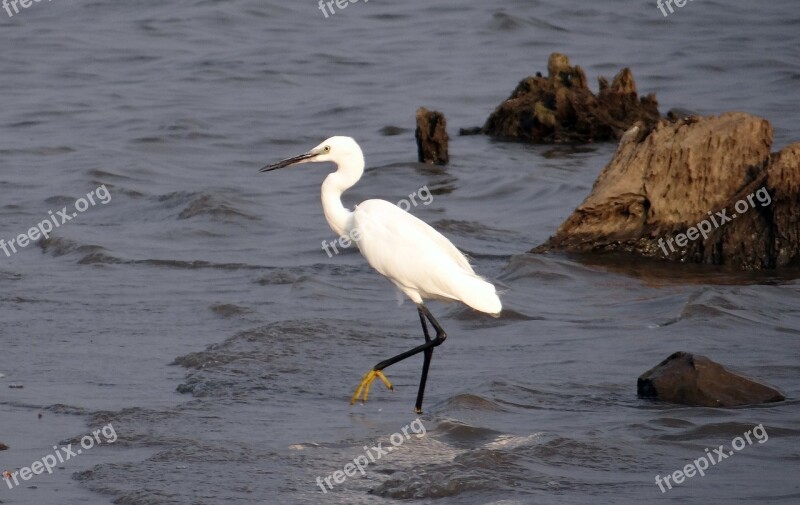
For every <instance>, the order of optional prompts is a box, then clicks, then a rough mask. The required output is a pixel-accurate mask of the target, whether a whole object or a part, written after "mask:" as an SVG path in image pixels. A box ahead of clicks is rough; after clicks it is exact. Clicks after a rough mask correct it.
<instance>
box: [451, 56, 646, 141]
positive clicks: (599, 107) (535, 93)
mask: <svg viewBox="0 0 800 505" xmlns="http://www.w3.org/2000/svg"><path fill="white" fill-rule="evenodd" d="M547 70H548V76H547V77H543V76H542V75H541V74H539V73H537V74H536V76H535V77H528V78H526V79H523V80H522V81H521V82H520V83H519V84H518V85H517V87H516V89H515V90H514V92H513V93H511V96H510V97H509V98H508V99H506V100H505V101H504V102H503V103H501V104H500V105H499V106H498V107H497V108H496V109H495V111H494V112H492V114H491V115H490V116H489V118H488V119H487V120H486V123H485V124H484V125H483V127H482V128H481V129H480V130H479V132H480V133H484V134H486V135H490V136H492V137H499V138H504V139H514V140H523V141H529V142H546V143H550V142H554V143H555V142H596V141H607V140H616V139H619V138H620V137H622V135H623V133H625V131H626V130H628V129H629V128H630V127H631V125H633V124H634V123H635V122H636V121H641V123H642V125H644V127H645V129H647V130H649V129H651V128H652V127H653V126H654V125H655V123H656V122H657V121H658V119H659V117H660V116H659V113H658V102H657V101H656V98H655V95H653V94H650V95H647V96H645V97H643V98H641V100H640V99H639V97H638V94H637V92H636V83H635V82H634V80H633V74H632V73H631V71H630V69H628V68H624V69H622V70H621V71H620V72H619V73H618V74H617V75H616V77H614V79H613V80H612V82H611V84H610V85H609V83H608V81H607V80H606V79H604V78H603V77H600V78H599V84H600V91H599V93H598V94H597V95H595V94H594V93H592V91H591V90H590V89H589V86H588V84H587V81H586V75H585V74H584V72H583V69H581V67H579V66H575V67H572V66H570V64H569V59H568V58H567V57H566V56H565V55H563V54H559V53H553V54H552V55H550V59H549V61H548V63H547ZM470 133H476V132H475V131H474V130H468V129H467V130H462V134H470Z"/></svg>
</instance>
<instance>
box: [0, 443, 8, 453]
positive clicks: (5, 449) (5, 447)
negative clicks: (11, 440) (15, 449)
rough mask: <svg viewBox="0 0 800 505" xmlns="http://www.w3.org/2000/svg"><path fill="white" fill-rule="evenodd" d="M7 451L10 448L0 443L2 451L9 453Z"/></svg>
mask: <svg viewBox="0 0 800 505" xmlns="http://www.w3.org/2000/svg"><path fill="white" fill-rule="evenodd" d="M7 450H8V446H7V445H6V444H4V443H3V442H0V451H7Z"/></svg>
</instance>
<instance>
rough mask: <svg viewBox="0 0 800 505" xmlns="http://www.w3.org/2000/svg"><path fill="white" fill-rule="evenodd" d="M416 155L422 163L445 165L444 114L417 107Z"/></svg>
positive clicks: (447, 158) (445, 124) (445, 131)
mask: <svg viewBox="0 0 800 505" xmlns="http://www.w3.org/2000/svg"><path fill="white" fill-rule="evenodd" d="M414 136H415V137H416V138H417V156H418V159H419V161H421V162H423V163H432V164H435V165H447V162H448V161H449V160H450V157H449V155H448V154H447V142H448V137H447V120H446V119H445V117H444V114H442V113H441V112H437V111H430V110H428V109H426V108H425V107H420V108H419V109H417V130H416V132H415V134H414Z"/></svg>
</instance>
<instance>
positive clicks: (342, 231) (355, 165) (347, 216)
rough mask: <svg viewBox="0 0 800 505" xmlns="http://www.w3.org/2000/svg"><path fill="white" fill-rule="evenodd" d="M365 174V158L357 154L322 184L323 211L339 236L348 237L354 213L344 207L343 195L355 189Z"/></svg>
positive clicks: (341, 164)
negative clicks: (355, 185)
mask: <svg viewBox="0 0 800 505" xmlns="http://www.w3.org/2000/svg"><path fill="white" fill-rule="evenodd" d="M363 173H364V157H363V156H362V155H361V153H357V154H354V155H352V156H350V157H348V158H346V159H344V160H341V161H340V162H339V168H338V170H337V171H336V172H334V173H332V174H330V175H328V177H326V178H325V182H323V183H322V210H323V212H324V213H325V220H326V221H328V225H330V227H331V229H332V230H333V231H334V233H336V234H337V235H346V234H347V233H349V231H350V229H351V227H352V222H351V220H352V216H353V213H352V212H350V211H349V210H347V209H346V208H345V207H344V205H342V193H344V192H345V191H347V190H348V189H350V188H351V187H353V185H354V184H355V183H357V182H358V180H359V179H361V174H363Z"/></svg>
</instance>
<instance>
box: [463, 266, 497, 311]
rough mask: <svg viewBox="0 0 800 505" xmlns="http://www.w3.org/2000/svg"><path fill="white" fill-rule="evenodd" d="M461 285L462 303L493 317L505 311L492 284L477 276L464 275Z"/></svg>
mask: <svg viewBox="0 0 800 505" xmlns="http://www.w3.org/2000/svg"><path fill="white" fill-rule="evenodd" d="M459 285H460V288H461V289H460V290H459V291H460V292H459V297H460V298H461V301H462V302H464V303H466V304H467V305H469V306H470V307H472V308H473V309H475V310H478V311H480V312H485V313H487V314H492V315H497V314H500V311H501V310H503V304H502V303H501V302H500V297H499V296H497V290H496V289H495V287H494V285H493V284H492V283H491V282H488V281H486V280H484V279H482V278H481V277H478V276H477V275H470V274H468V273H464V275H463V277H462V282H460V283H459Z"/></svg>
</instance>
